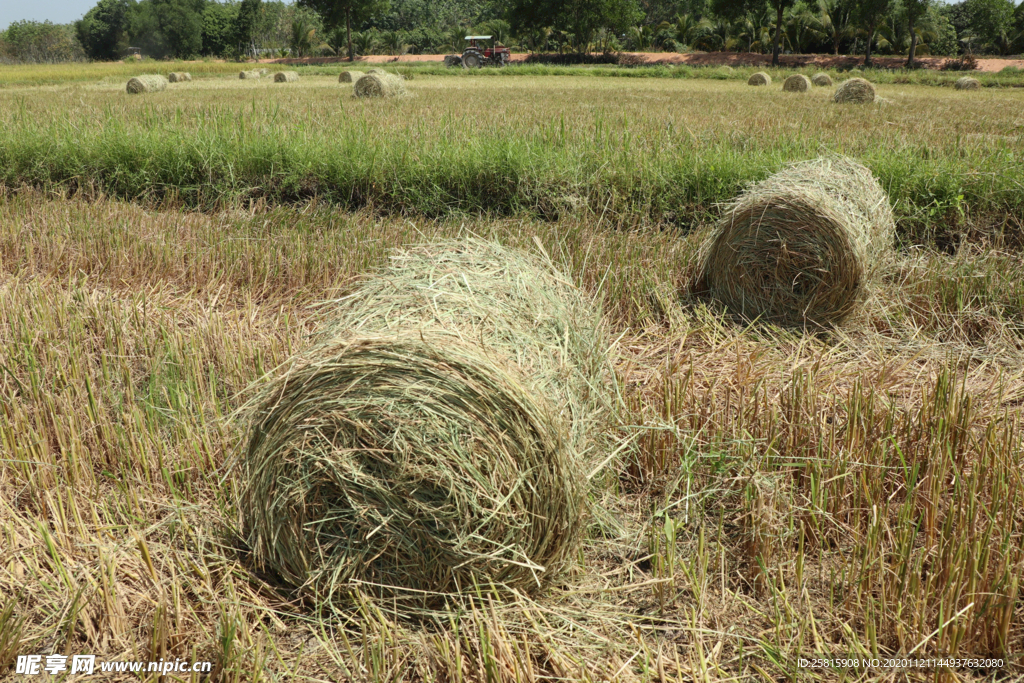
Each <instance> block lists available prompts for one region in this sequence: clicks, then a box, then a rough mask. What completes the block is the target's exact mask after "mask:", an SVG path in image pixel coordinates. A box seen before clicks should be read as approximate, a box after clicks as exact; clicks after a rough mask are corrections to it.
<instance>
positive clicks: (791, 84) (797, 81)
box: [782, 74, 811, 92]
mask: <svg viewBox="0 0 1024 683" xmlns="http://www.w3.org/2000/svg"><path fill="white" fill-rule="evenodd" d="M782 89H783V90H784V91H786V92H807V91H808V90H810V89H811V79H809V78H807V76H804V75H803V74H793V75H792V76H790V77H789V78H787V79H786V80H785V81H783V82H782Z"/></svg>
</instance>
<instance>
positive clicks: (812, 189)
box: [697, 157, 895, 327]
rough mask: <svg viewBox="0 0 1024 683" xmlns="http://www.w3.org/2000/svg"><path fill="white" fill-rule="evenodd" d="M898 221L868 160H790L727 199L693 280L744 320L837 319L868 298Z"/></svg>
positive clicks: (800, 322) (810, 322)
mask: <svg viewBox="0 0 1024 683" xmlns="http://www.w3.org/2000/svg"><path fill="white" fill-rule="evenodd" d="M894 230H895V226H894V223H893V217H892V209H891V207H890V206H889V199H888V197H887V196H886V194H885V192H884V191H883V190H882V188H881V186H880V185H879V184H878V181H877V180H875V178H874V176H873V175H872V174H871V171H869V170H868V169H867V168H865V167H864V166H861V165H860V164H858V163H856V162H854V161H852V160H850V159H846V158H842V157H839V158H824V159H815V160H811V161H805V162H801V163H798V164H794V165H792V166H789V167H787V168H785V169H783V170H782V171H780V172H778V173H776V174H775V175H773V176H771V177H769V178H767V179H766V180H764V181H762V182H760V183H757V184H755V185H754V186H753V187H751V188H750V189H748V190H747V191H746V192H745V193H744V194H743V195H741V196H740V197H738V198H737V199H736V200H734V201H733V202H732V203H731V204H730V205H728V206H727V207H726V210H725V213H724V215H723V216H722V218H721V220H720V221H719V222H718V225H717V226H716V227H715V229H714V230H713V231H712V233H711V235H710V236H709V238H708V240H707V241H706V242H705V244H704V246H703V248H702V252H701V259H700V260H701V269H700V274H699V275H698V283H697V288H698V289H700V290H704V291H707V292H708V293H709V294H710V295H711V296H712V297H714V298H716V299H718V300H720V301H722V302H723V303H725V304H726V306H728V307H729V309H730V310H732V311H734V312H735V313H738V314H740V315H742V316H743V317H745V318H747V319H755V318H760V319H762V320H765V321H768V322H773V323H776V324H779V325H783V326H792V327H804V326H810V327H824V326H829V325H832V324H838V323H841V322H842V321H843V319H844V318H845V317H846V316H848V315H849V314H850V313H851V312H853V311H854V310H855V309H856V308H857V306H858V305H859V304H860V303H861V302H862V301H863V299H864V298H865V296H866V294H867V292H868V289H869V287H870V286H871V284H872V282H873V280H874V279H875V278H876V277H877V275H878V274H879V271H880V266H881V265H882V264H884V263H885V262H886V260H887V255H888V253H889V251H890V250H891V248H892V240H893V234H894Z"/></svg>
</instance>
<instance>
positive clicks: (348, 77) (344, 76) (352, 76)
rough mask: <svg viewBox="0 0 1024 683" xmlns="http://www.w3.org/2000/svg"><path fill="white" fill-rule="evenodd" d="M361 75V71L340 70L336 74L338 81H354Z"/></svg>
mask: <svg viewBox="0 0 1024 683" xmlns="http://www.w3.org/2000/svg"><path fill="white" fill-rule="evenodd" d="M362 77H363V72H362V71H342V72H341V75H340V76H338V83H355V82H356V81H358V80H359V79H360V78H362Z"/></svg>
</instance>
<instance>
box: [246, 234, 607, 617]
mask: <svg viewBox="0 0 1024 683" xmlns="http://www.w3.org/2000/svg"><path fill="white" fill-rule="evenodd" d="M323 311H324V312H323V319H324V321H325V322H324V324H323V327H322V330H323V331H322V334H321V336H320V339H319V340H318V341H317V343H316V344H315V345H314V346H313V347H312V348H311V349H310V350H308V351H307V352H305V353H303V354H301V355H299V356H297V357H296V358H294V359H292V360H291V361H290V362H289V363H288V364H287V369H286V370H284V372H283V373H282V374H281V375H280V376H279V377H278V378H277V379H275V380H273V381H272V382H270V383H269V384H268V385H267V386H266V387H265V388H264V389H263V390H262V392H261V393H260V394H259V395H258V396H257V397H256V398H255V399H254V400H253V402H252V403H251V404H250V405H249V407H248V414H249V418H250V422H249V424H250V429H249V434H248V443H247V447H246V449H245V452H244V453H243V455H242V463H241V468H240V471H241V474H242V479H243V481H242V486H241V490H242V497H241V500H240V511H241V518H242V524H243V527H242V528H243V533H244V535H245V538H246V541H247V542H248V545H249V547H251V548H252V551H253V558H254V560H255V562H256V564H257V565H258V566H259V568H260V569H261V571H265V572H267V573H269V574H271V575H273V576H276V577H278V578H279V579H280V580H281V581H282V582H284V583H285V584H287V585H289V586H291V587H292V588H294V589H297V590H298V593H299V595H300V596H302V597H304V598H305V599H307V600H309V601H310V602H311V603H312V604H313V605H314V606H315V607H317V608H318V609H321V610H331V609H341V610H345V609H348V608H351V607H352V606H353V603H354V601H356V600H358V596H357V595H356V591H357V590H358V591H359V592H360V593H362V594H364V595H370V596H373V597H375V598H377V599H380V600H381V604H382V605H384V604H386V605H387V609H388V610H389V612H390V611H396V612H397V613H399V614H403V615H412V614H417V613H421V612H422V611H424V610H428V611H434V610H441V609H444V608H445V606H446V605H454V604H457V603H458V602H459V601H460V599H461V598H460V595H461V594H464V593H466V594H471V595H475V592H474V591H475V588H474V587H475V586H476V585H479V586H481V587H482V590H485V591H488V592H489V591H491V590H492V589H493V590H494V591H496V592H497V593H498V594H508V593H509V592H511V591H512V590H513V589H514V590H516V591H520V592H523V593H534V592H536V591H537V590H538V589H539V588H542V587H544V586H547V585H549V584H550V582H551V581H552V579H554V578H555V577H556V576H557V575H558V574H559V572H560V570H561V569H562V568H564V567H565V565H566V563H567V562H568V561H569V560H570V559H571V557H572V556H573V555H574V549H575V548H576V544H577V541H578V540H579V538H580V535H581V533H582V529H583V524H584V522H585V520H586V518H587V513H588V508H589V504H588V497H587V493H588V483H587V475H588V474H589V473H590V472H592V471H594V470H595V469H598V467H599V464H600V462H601V461H602V460H603V459H604V457H602V454H601V453H599V452H598V450H597V446H596V445H597V443H598V441H597V438H598V437H595V435H597V434H599V433H600V432H601V431H602V425H603V424H604V421H605V420H606V419H607V412H608V411H609V410H610V407H609V406H610V400H611V399H610V397H611V396H612V395H614V378H613V377H614V373H613V370H612V365H611V361H610V358H609V337H608V334H607V332H606V330H605V327H604V325H603V323H602V322H601V315H600V310H599V308H598V307H597V306H596V304H594V302H592V301H591V300H589V298H588V297H585V296H584V295H583V294H582V293H581V292H580V291H579V290H578V289H577V288H576V287H574V286H573V285H571V284H569V283H568V282H567V280H566V278H565V277H564V276H563V275H561V274H560V273H558V272H557V271H556V270H554V269H553V268H552V267H551V266H550V264H549V263H547V262H546V261H542V260H541V259H539V258H534V257H531V256H528V255H525V254H522V253H519V252H515V251H511V250H507V249H504V248H502V247H500V246H497V245H493V244H488V243H485V242H480V241H476V240H466V241H460V242H445V243H441V244H437V245H428V246H423V247H419V248H415V249H412V250H409V251H403V252H400V253H398V254H397V255H396V256H395V257H394V258H393V259H392V263H391V266H390V267H389V268H387V269H386V270H384V271H383V272H380V273H378V274H376V275H375V276H373V277H370V278H369V279H367V280H365V281H364V282H363V283H362V284H360V285H359V286H357V288H356V289H355V291H354V292H353V293H352V294H351V295H350V296H348V297H346V298H344V299H342V300H340V301H336V302H330V303H329V304H328V305H326V306H325V307H324V309H323Z"/></svg>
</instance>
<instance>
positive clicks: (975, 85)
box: [953, 76, 981, 90]
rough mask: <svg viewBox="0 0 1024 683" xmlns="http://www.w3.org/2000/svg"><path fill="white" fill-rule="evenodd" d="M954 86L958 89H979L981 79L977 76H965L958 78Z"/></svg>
mask: <svg viewBox="0 0 1024 683" xmlns="http://www.w3.org/2000/svg"><path fill="white" fill-rule="evenodd" d="M953 87H954V88H956V89H957V90H978V89H979V88H981V81H979V80H978V79H977V78H971V77H970V76H964V77H963V78H958V79H956V83H954V84H953Z"/></svg>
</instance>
